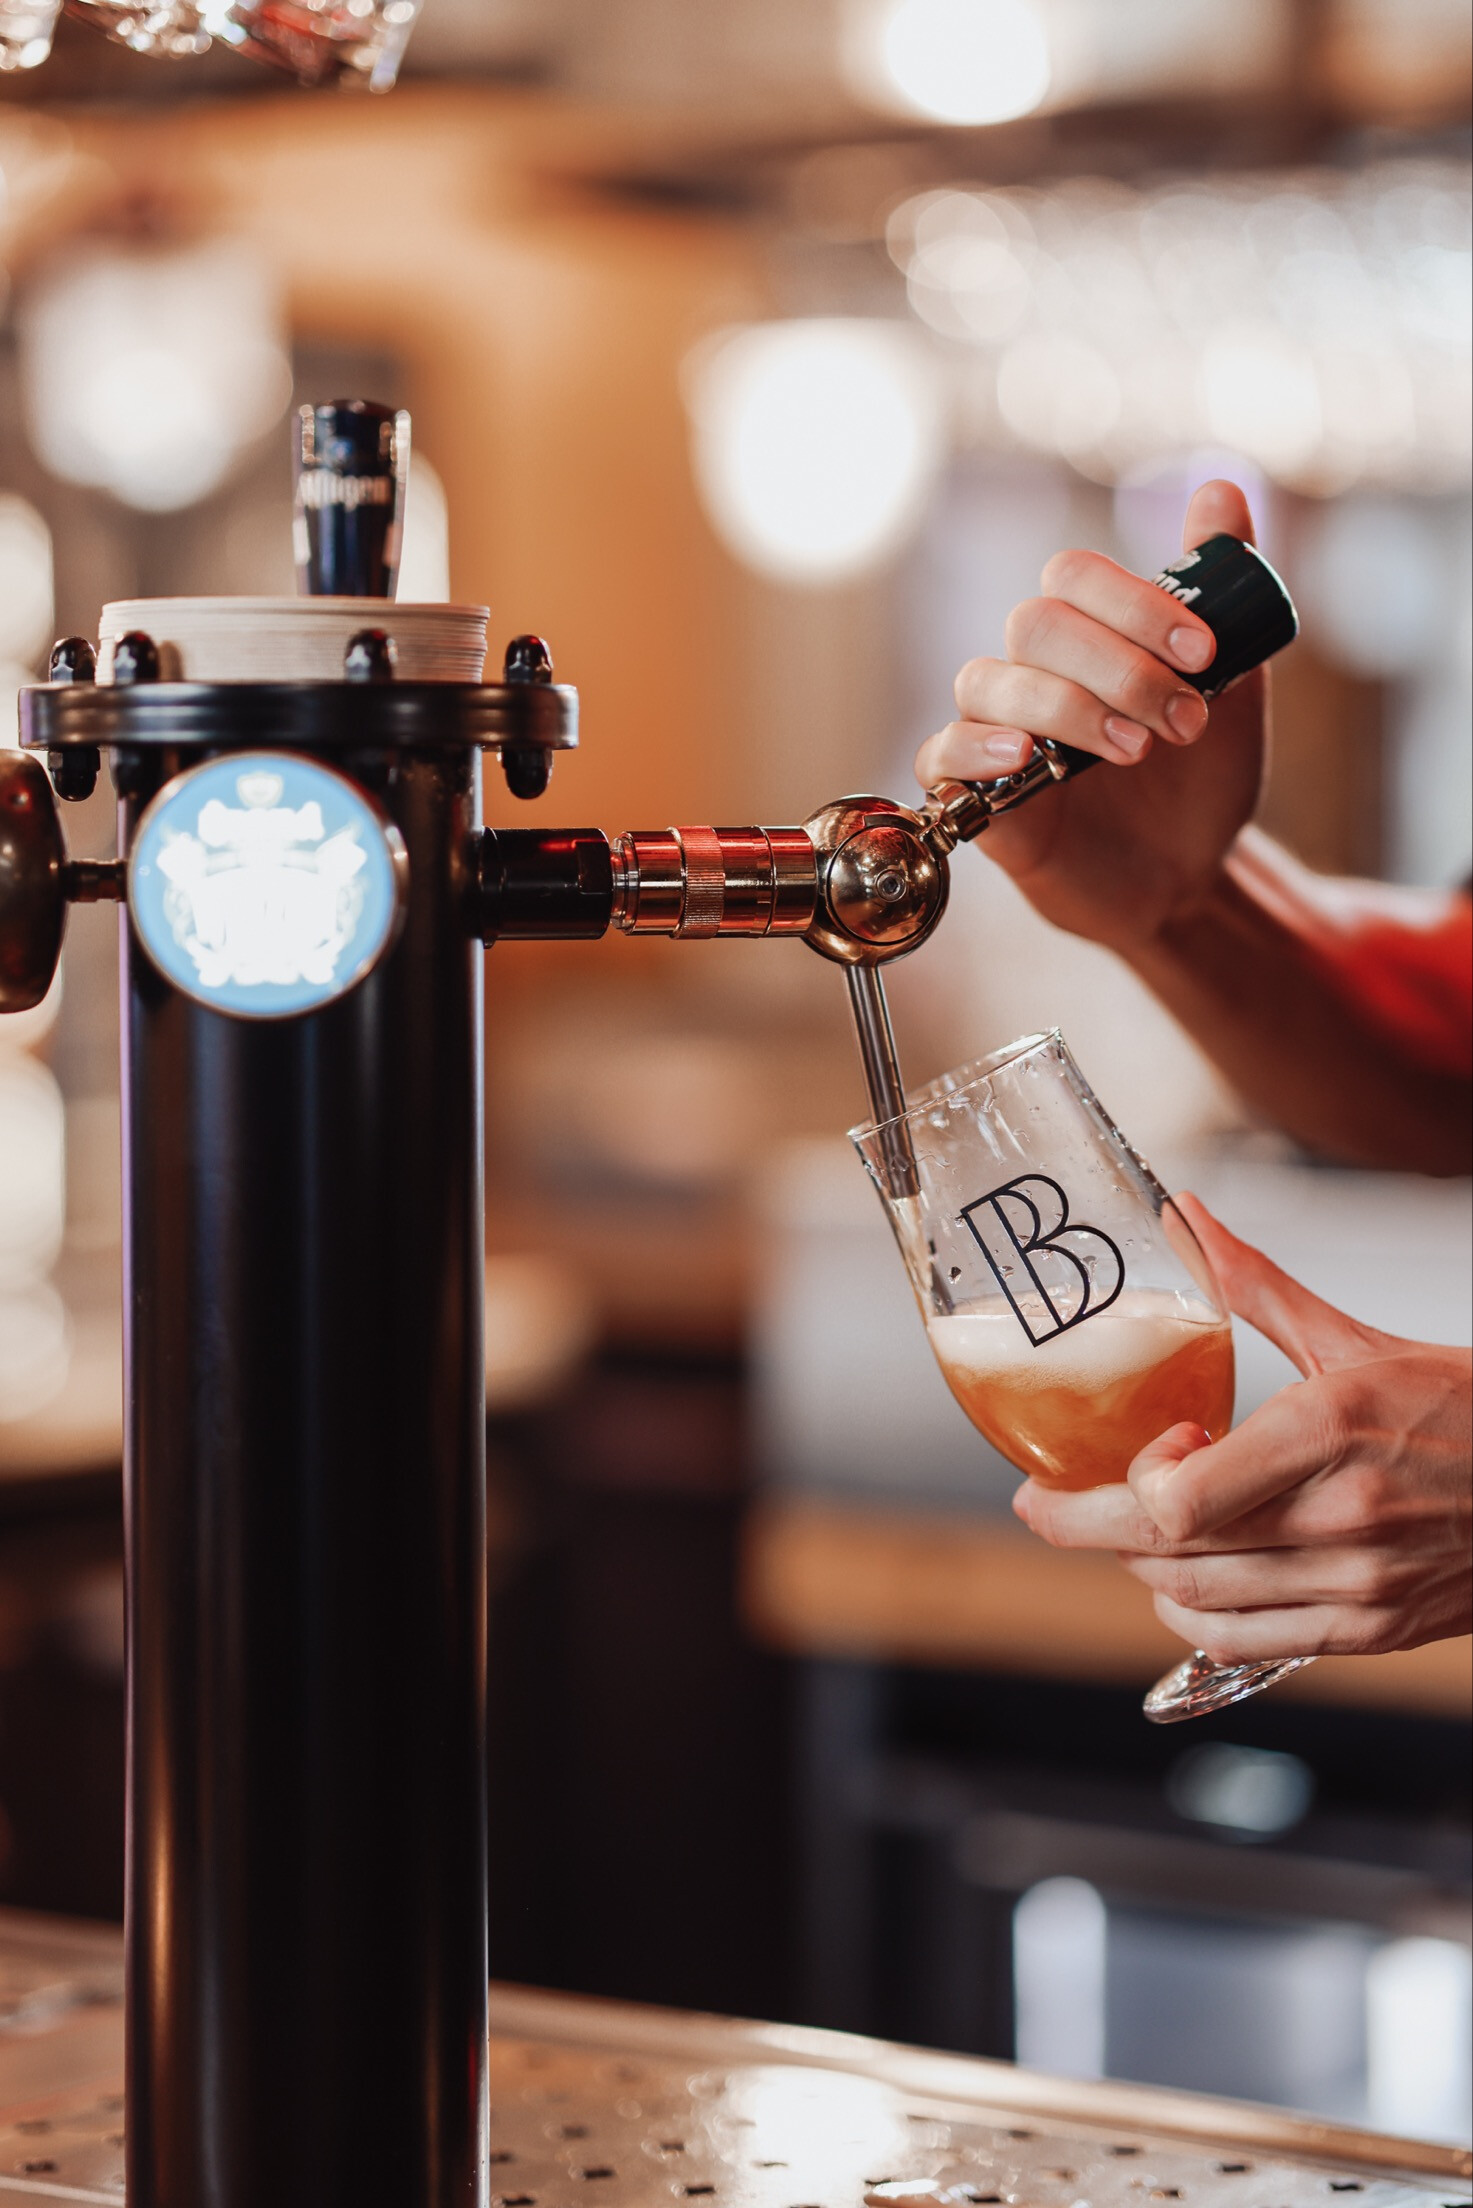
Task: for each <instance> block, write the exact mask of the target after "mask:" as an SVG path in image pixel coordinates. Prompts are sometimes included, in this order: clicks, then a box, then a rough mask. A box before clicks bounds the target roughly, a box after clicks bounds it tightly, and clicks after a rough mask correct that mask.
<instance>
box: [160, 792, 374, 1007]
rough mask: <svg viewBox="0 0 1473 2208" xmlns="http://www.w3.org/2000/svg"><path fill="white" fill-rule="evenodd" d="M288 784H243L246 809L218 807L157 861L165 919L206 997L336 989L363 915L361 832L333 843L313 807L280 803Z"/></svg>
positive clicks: (205, 809) (217, 803)
mask: <svg viewBox="0 0 1473 2208" xmlns="http://www.w3.org/2000/svg"><path fill="white" fill-rule="evenodd" d="M281 789H282V784H281V777H280V776H279V775H272V774H260V773H257V774H242V775H240V776H238V777H237V780H236V785H235V791H236V795H237V796H238V797H239V798H240V799H241V801H242V802H241V803H240V804H239V805H226V804H224V803H222V801H221V800H220V799H219V798H218V797H212V798H210V799H208V800H207V801H206V803H205V804H204V805H202V806H201V807H200V812H199V819H198V821H197V823H196V829H195V833H194V834H192V835H191V834H190V833H189V832H188V831H187V830H185V831H183V832H181V833H180V834H178V835H175V836H171V837H170V838H169V840H168V842H167V843H165V845H164V847H163V849H162V850H161V851H160V853H159V857H158V866H159V872H160V873H161V874H163V875H165V876H166V877H167V879H168V882H169V889H168V893H167V894H166V896H165V898H164V917H165V919H166V921H167V922H168V925H169V928H170V930H171V931H172V934H173V937H174V940H175V942H176V943H177V944H178V945H179V947H180V949H181V950H183V951H185V952H187V953H188V955H189V957H190V958H191V959H192V960H193V962H194V965H195V969H196V971H197V972H198V974H199V978H200V981H201V983H202V984H203V986H204V987H205V988H206V989H221V988H225V987H226V986H227V985H229V984H230V983H232V982H233V983H235V984H236V985H237V986H239V987H242V988H253V987H257V986H259V985H260V984H261V983H263V982H265V983H274V984H276V986H277V987H281V988H285V987H289V986H290V985H291V984H292V983H293V982H299V981H306V982H315V983H318V984H324V985H325V984H329V983H331V981H332V979H333V971H334V968H335V967H336V965H337V962H338V960H339V959H340V958H341V956H342V954H343V952H344V951H345V950H347V948H348V947H349V945H350V944H351V943H352V941H353V936H354V933H355V931H356V929H357V926H358V917H359V914H360V913H361V912H362V910H363V890H364V885H363V882H362V880H361V876H362V872H363V867H364V863H365V853H364V850H363V846H362V844H361V843H360V842H359V840H358V830H357V827H356V825H354V826H351V827H347V828H341V829H339V830H338V832H337V834H336V835H333V836H330V835H328V834H327V832H326V830H325V828H324V827H323V823H322V808H321V806H320V805H319V804H318V803H317V802H316V800H315V799H311V798H309V799H308V801H307V803H306V804H305V805H299V806H297V807H295V808H293V807H292V806H290V805H282V804H280V803H279V802H278V800H279V799H280V797H281Z"/></svg>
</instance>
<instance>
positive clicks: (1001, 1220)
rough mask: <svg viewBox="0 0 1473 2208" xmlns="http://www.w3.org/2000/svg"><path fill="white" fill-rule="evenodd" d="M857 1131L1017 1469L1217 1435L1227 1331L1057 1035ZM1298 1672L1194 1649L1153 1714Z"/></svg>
mask: <svg viewBox="0 0 1473 2208" xmlns="http://www.w3.org/2000/svg"><path fill="white" fill-rule="evenodd" d="M851 1139H852V1140H853V1142H854V1144H855V1147H856V1148H857V1149H858V1151H859V1154H860V1157H861V1158H862V1159H863V1161H864V1164H865V1168H866V1170H867V1171H868V1173H869V1175H870V1178H871V1179H872V1180H873V1181H874V1183H875V1186H876V1188H877V1189H878V1190H879V1192H880V1196H881V1198H882V1200H883V1202H884V1205H885V1209H886V1212H887V1214H888V1216H889V1219H890V1224H891V1226H892V1228H893V1229H894V1233H895V1238H896V1240H897V1242H898V1243H899V1245H900V1250H901V1254H902V1256H903V1257H904V1259H905V1263H906V1269H907V1271H908V1273H909V1275H910V1280H911V1285H912V1287H913V1288H914V1290H915V1294H916V1299H917V1301H918V1303H919V1304H920V1307H921V1316H922V1318H923V1319H924V1321H925V1325H926V1332H927V1335H928V1337H929V1339H930V1343H931V1348H932V1350H933V1352H934V1354H935V1357H936V1362H937V1363H938V1364H939V1365H940V1367H941V1370H942V1372H943V1373H944V1374H945V1376H946V1382H947V1385H948V1387H949V1388H950V1389H951V1392H952V1394H953V1395H954V1396H955V1397H956V1399H957V1401H958V1403H959V1404H960V1405H961V1407H962V1409H963V1410H964V1411H965V1412H966V1414H967V1416H968V1418H969V1419H970V1420H971V1421H972V1424H973V1425H974V1426H975V1427H976V1428H977V1430H978V1432H979V1433H981V1434H983V1435H985V1436H986V1438H987V1440H988V1441H990V1442H991V1443H992V1445H993V1447H994V1448H996V1449H998V1450H1000V1451H1001V1452H1002V1454H1003V1455H1004V1456H1005V1457H1006V1458H1007V1459H1008V1460H1009V1462H1010V1463H1012V1464H1015V1465H1016V1466H1017V1467H1018V1469H1019V1471H1021V1472H1026V1473H1028V1474H1030V1475H1031V1476H1032V1477H1033V1478H1034V1479H1036V1480H1038V1481H1039V1482H1040V1483H1042V1484H1043V1485H1045V1486H1048V1487H1057V1488H1088V1487H1103V1486H1106V1485H1108V1484H1109V1483H1110V1482H1112V1481H1116V1480H1123V1479H1124V1478H1125V1476H1126V1473H1127V1471H1128V1470H1129V1467H1130V1463H1131V1459H1132V1458H1133V1457H1135V1456H1137V1455H1138V1454H1139V1452H1140V1451H1141V1450H1142V1449H1143V1448H1145V1446H1146V1444H1147V1443H1148V1442H1151V1441H1154V1440H1156V1439H1157V1437H1158V1436H1159V1435H1161V1434H1163V1433H1164V1432H1165V1431H1166V1429H1167V1428H1168V1427H1170V1426H1175V1425H1177V1424H1178V1423H1179V1422H1180V1421H1182V1420H1185V1419H1190V1420H1191V1421H1192V1423H1193V1424H1194V1425H1197V1426H1201V1427H1204V1428H1205V1429H1206V1431H1207V1433H1208V1434H1209V1435H1210V1436H1211V1438H1212V1439H1213V1440H1214V1441H1216V1440H1218V1439H1220V1438H1221V1436H1222V1435H1224V1434H1225V1433H1226V1432H1227V1431H1228V1429H1229V1427H1230V1426H1231V1424H1232V1412H1233V1382H1234V1374H1233V1337H1232V1327H1231V1323H1230V1321H1229V1318H1228V1313H1227V1308H1226V1305H1225V1304H1224V1302H1223V1299H1222V1296H1221V1293H1220V1291H1219V1289H1218V1287H1217V1283H1216V1281H1215V1280H1214V1279H1213V1276H1212V1270H1211V1267H1210V1266H1209V1265H1208V1263H1207V1259H1206V1257H1205V1256H1204V1254H1203V1252H1202V1249H1201V1248H1200V1246H1199V1244H1198V1243H1197V1241H1196V1239H1195V1237H1194V1236H1193V1234H1192V1232H1191V1229H1190V1228H1189V1227H1188V1225H1187V1223H1186V1220H1185V1219H1184V1218H1183V1217H1182V1215H1181V1214H1180V1212H1178V1211H1177V1209H1176V1207H1175V1206H1174V1205H1173V1203H1172V1201H1171V1199H1170V1197H1169V1196H1168V1194H1167V1192H1166V1190H1165V1189H1164V1188H1163V1187H1162V1186H1161V1183H1160V1182H1159V1181H1158V1180H1157V1179H1156V1176H1155V1175H1154V1173H1152V1171H1151V1169H1150V1167H1149V1166H1148V1165H1147V1164H1146V1163H1145V1160H1144V1159H1143V1158H1141V1157H1139V1156H1138V1155H1137V1153H1136V1152H1135V1151H1134V1150H1133V1149H1132V1148H1131V1146H1130V1144H1129V1143H1128V1142H1127V1141H1126V1139H1125V1137H1124V1136H1123V1135H1122V1134H1121V1132H1120V1130H1119V1128H1118V1127H1116V1126H1115V1125H1114V1123H1113V1121H1112V1120H1111V1119H1110V1118H1109V1116H1108V1114H1107V1113H1106V1112H1105V1110H1104V1108H1103V1106H1102V1105H1101V1104H1100V1101H1099V1099H1098V1098H1097V1097H1096V1095H1095V1093H1094V1091H1093V1090H1092V1089H1091V1088H1090V1086H1089V1083H1088V1082H1087V1081H1086V1080H1085V1078H1084V1076H1083V1074H1082V1073H1081V1072H1080V1070H1079V1068H1078V1066H1077V1065H1076V1064H1075V1063H1074V1060H1073V1058H1072V1056H1071V1055H1070V1053H1069V1049H1068V1047H1067V1045H1066V1044H1065V1042H1064V1039H1063V1037H1062V1036H1061V1035H1059V1034H1058V1033H1057V1032H1054V1033H1052V1034H1047V1035H1031V1036H1028V1037H1026V1038H1025V1039H1024V1040H1023V1041H1022V1042H1019V1043H1014V1044H1012V1045H1010V1046H1009V1048H1008V1049H1006V1050H1001V1051H998V1052H996V1053H995V1054H994V1055H993V1056H992V1057H990V1058H984V1059H981V1060H979V1061H978V1062H977V1063H976V1064H974V1065H970V1066H963V1067H961V1068H959V1069H958V1070H957V1071H956V1072H954V1073H946V1074H942V1075H941V1077H940V1078H939V1079H938V1080H936V1081H933V1082H932V1083H931V1084H930V1085H929V1086H928V1087H927V1088H924V1089H922V1090H920V1091H919V1092H917V1093H915V1094H913V1095H912V1096H911V1097H910V1098H909V1100H908V1103H907V1109H906V1111H905V1113H904V1115H903V1118H902V1119H899V1120H892V1121H889V1122H887V1123H885V1124H883V1125H870V1126H864V1127H856V1128H855V1129H853V1130H852V1134H851ZM1292 1669H1297V1661H1295V1660H1288V1661H1285V1662H1281V1663H1274V1664H1252V1665H1238V1666H1231V1667H1230V1666H1220V1665H1215V1664H1212V1663H1210V1662H1209V1661H1208V1659H1207V1658H1206V1657H1203V1656H1200V1655H1198V1656H1193V1657H1192V1658H1191V1659H1190V1660H1189V1661H1188V1663H1187V1664H1185V1665H1180V1666H1178V1667H1177V1670H1176V1671H1174V1672H1172V1673H1171V1674H1170V1675H1169V1676H1168V1678H1167V1679H1166V1680H1163V1681H1162V1682H1161V1683H1160V1685H1159V1686H1158V1687H1156V1688H1154V1689H1153V1690H1152V1693H1151V1695H1150V1696H1149V1697H1148V1698H1147V1703H1146V1710H1147V1714H1148V1715H1149V1716H1151V1717H1153V1718H1155V1719H1157V1720H1166V1719H1171V1718H1176V1717H1186V1716H1195V1715H1197V1714H1199V1712H1201V1711H1204V1710H1206V1709H1209V1708H1217V1707H1221V1706H1222V1705H1223V1704H1224V1703H1226V1702H1229V1701H1238V1700H1240V1699H1241V1698H1242V1696H1243V1695H1245V1694H1252V1693H1255V1692H1256V1691H1257V1690H1258V1688H1260V1687H1262V1686H1267V1685H1269V1684H1271V1683H1272V1680H1273V1679H1276V1678H1280V1677H1282V1676H1283V1675H1284V1673H1285V1671H1286V1670H1292Z"/></svg>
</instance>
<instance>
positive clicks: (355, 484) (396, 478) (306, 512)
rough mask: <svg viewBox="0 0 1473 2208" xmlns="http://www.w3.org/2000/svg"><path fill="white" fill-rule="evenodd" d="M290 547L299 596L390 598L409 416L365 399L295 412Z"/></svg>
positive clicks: (400, 533) (401, 519) (399, 537)
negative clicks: (293, 480)
mask: <svg viewBox="0 0 1473 2208" xmlns="http://www.w3.org/2000/svg"><path fill="white" fill-rule="evenodd" d="M294 459H295V478H296V484H295V488H296V504H295V509H294V513H293V520H292V540H293V541H292V549H293V552H294V553H295V556H296V563H297V589H298V590H299V591H300V592H301V594H302V596H303V597H305V598H392V597H393V595H394V593H395V590H396V589H397V588H398V583H399V555H400V551H401V549H402V540H403V532H404V493H405V488H406V485H407V483H408V479H409V416H408V415H407V414H406V413H404V412H403V410H402V409H400V410H398V411H396V410H395V408H393V407H392V406H378V405H376V404H375V403H374V402H373V401H372V400H371V399H332V400H330V401H329V402H328V403H327V404H326V405H325V406H303V407H299V408H298V410H297V428H296V445H295V451H294Z"/></svg>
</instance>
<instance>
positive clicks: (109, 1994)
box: [0, 1911, 1473, 2208]
mask: <svg viewBox="0 0 1473 2208" xmlns="http://www.w3.org/2000/svg"><path fill="white" fill-rule="evenodd" d="M491 2031H492V2036H491V2107H492V2117H491V2154H492V2167H491V2197H492V2201H493V2203H496V2204H497V2208H657V2204H658V2208H672V2204H673V2203H675V2202H679V2201H684V2200H709V2201H711V2202H712V2203H713V2208H860V2203H864V2202H869V2203H873V2204H875V2208H878V2204H879V2203H881V2202H887V2201H888V2202H896V2203H899V2204H901V2208H904V2204H905V2203H908V2202H909V2203H914V2204H916V2208H921V2204H923V2203H938V2204H943V2208H963V2204H964V2203H977V2204H988V2208H1147V2204H1149V2203H1155V2202H1163V2201H1180V2202H1181V2203H1183V2208H1331V2204H1332V2201H1333V2199H1334V2196H1337V2195H1340V2194H1352V2193H1354V2194H1358V2195H1360V2196H1361V2200H1360V2201H1359V2202H1358V2203H1357V2204H1356V2208H1437V2204H1439V2203H1449V2204H1452V2203H1456V2204H1458V2208H1462V2204H1463V2203H1464V2202H1465V2201H1466V2199H1467V2189H1468V2179H1469V2175H1470V2169H1473V2163H1470V2157H1469V2156H1468V2155H1467V2154H1465V2153H1462V2152H1461V2151H1459V2150H1456V2149H1453V2148H1448V2147H1431V2146H1421V2145H1418V2144H1416V2143H1415V2142H1411V2141H1406V2140H1394V2139H1387V2138H1383V2137H1381V2136H1379V2135H1377V2134H1372V2133H1367V2132H1356V2131H1348V2130H1344V2129H1341V2128H1339V2127H1337V2126H1334V2125H1329V2124H1319V2123H1313V2122H1307V2121H1303V2120H1299V2119H1296V2118H1292V2117H1287V2116H1280V2115H1277V2114H1275V2113H1274V2112H1273V2111H1272V2110H1268V2109H1261V2108H1250V2107H1245V2106H1243V2105H1242V2104H1240V2103H1234V2102H1225V2101H1208V2100H1201V2099H1198V2098H1196V2097H1194V2096H1192V2095H1190V2094H1178V2093H1164V2092H1156V2091H1152V2090H1149V2089H1145V2088H1141V2087H1132V2086H1112V2085H1080V2084H1074V2083H1071V2082H1069V2081H1066V2080H1061V2079H1052V2078H1044V2077H1040V2076H1038V2075H1036V2074H1034V2073H1032V2072H1029V2071H1025V2070H1015V2069H1012V2068H1011V2067H1009V2066H1008V2065H1006V2064H1002V2063H988V2062H975V2061H971V2060H968V2059H966V2058H964V2057H961V2056H953V2055H935V2054H926V2053H924V2052H922V2051H920V2050H918V2049H912V2048H905V2047H891V2046H886V2045H884V2044H882V2043H880V2042H877V2041H873V2040H863V2039H852V2038H849V2037H847V2036H846V2035H844V2034H842V2033H835V2032H816V2031H808V2030H801V2029H797V2028H794V2027H789V2026H783V2025H768V2024H736V2023H726V2022H724V2021H722V2020H720V2019H718V2018H714V2017H704V2016H683V2015H676V2014H672V2013H669V2012H666V2011H662V2010H652V2009H634V2008H627V2007H624V2006H622V2005H618V2004H614V2003H607V2002H597V2001H582V2000H573V1999H568V1998H564V1997H561V1996H557V1995H551V1994H540V1993H526V1992H521V1991H518V1990H516V1989H514V1988H509V1987H496V1988H493V1989H492V2002H491ZM122 2108H123V2103H122V1944H121V1941H120V1939H119V1938H118V1936H117V1934H116V1933H114V1932H111V1931H106V1930H97V1929H94V1928H90V1927H81V1926H76V1925H69V1924H60V1923H57V1922H55V1921H50V1920H46V1919H43V1918H33V1917H24V1916H18V1915H16V1914H14V1913H12V1912H7V1911H0V2202H5V2201H10V2200H15V2201H17V2202H29V2203H31V2204H33V2208H40V2204H41V2203H43V2202H56V2201H89V2202H95V2203H113V2204H115V2203H117V2202H118V2201H120V2200H122V2199H123V2197H124V2191H123V2134H122ZM1347 2208H1348V2204H1347Z"/></svg>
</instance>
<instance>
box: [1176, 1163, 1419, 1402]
mask: <svg viewBox="0 0 1473 2208" xmlns="http://www.w3.org/2000/svg"><path fill="white" fill-rule="evenodd" d="M1172 1202H1173V1204H1174V1205H1175V1207H1176V1209H1177V1210H1178V1211H1179V1212H1180V1214H1181V1216H1182V1218H1183V1219H1185V1221H1186V1223H1187V1225H1188V1226H1189V1227H1190V1228H1191V1230H1192V1233H1193V1234H1194V1235H1195V1236H1196V1238H1197V1240H1198V1242H1199V1243H1200V1244H1201V1246H1202V1250H1203V1253H1204V1254H1205V1256H1206V1258H1207V1262H1208V1264H1209V1265H1210V1266H1211V1267H1212V1270H1213V1272H1214V1273H1215V1274H1216V1275H1217V1278H1218V1280H1219V1282H1220V1283H1221V1286H1222V1292H1223V1294H1224V1295H1225V1296H1226V1298H1227V1302H1228V1308H1229V1309H1230V1310H1232V1311H1235V1312H1236V1313H1237V1315H1238V1317H1239V1318H1240V1319H1246V1320H1247V1321H1248V1324H1249V1325H1250V1326H1254V1327H1257V1329H1258V1331H1259V1333H1260V1334H1266V1335H1267V1336H1268V1339H1269V1340H1270V1341H1271V1342H1273V1343H1275V1344H1276V1346H1277V1347H1278V1348H1280V1349H1281V1350H1282V1351H1283V1352H1284V1355H1285V1356H1286V1357H1288V1358H1290V1359H1292V1361H1293V1363H1294V1364H1296V1365H1297V1366H1298V1368H1299V1370H1300V1371H1301V1372H1302V1373H1303V1374H1304V1375H1305V1376H1306V1378H1308V1377H1309V1376H1310V1375H1312V1374H1314V1373H1317V1372H1331V1371H1333V1370H1334V1369H1335V1368H1336V1367H1337V1366H1339V1365H1351V1364H1358V1363H1360V1362H1361V1360H1362V1359H1363V1358H1364V1357H1365V1355H1366V1352H1367V1350H1368V1348H1370V1347H1371V1346H1372V1345H1373V1344H1374V1343H1375V1342H1377V1341H1378V1340H1379V1339H1380V1338H1381V1337H1380V1336H1378V1335H1377V1333H1376V1332H1375V1329H1374V1328H1372V1327H1368V1326H1363V1325H1362V1324H1361V1322H1360V1321H1359V1319H1352V1318H1350V1317H1349V1316H1348V1315H1347V1314H1346V1313H1345V1312H1344V1311H1338V1310H1337V1309H1336V1308H1335V1306H1334V1304H1333V1303H1326V1302H1325V1301H1324V1299H1323V1298H1322V1297H1320V1296H1317V1295H1314V1294H1313V1293H1312V1292H1311V1291H1310V1290H1309V1289H1308V1288H1305V1287H1304V1286H1302V1285H1301V1283H1300V1282H1299V1281H1297V1280H1295V1279H1294V1278H1293V1277H1292V1276H1291V1275H1290V1274H1288V1273H1286V1272H1283V1271H1281V1269H1280V1268H1279V1267H1278V1266H1277V1265H1275V1264H1274V1262H1273V1260H1272V1259H1271V1258H1267V1257H1265V1256H1264V1254H1263V1252H1262V1250H1255V1249H1254V1247H1253V1245H1252V1243H1251V1242H1240V1241H1239V1240H1238V1237H1237V1236H1236V1235H1235V1234H1229V1232H1228V1230H1227V1228H1226V1227H1225V1226H1223V1225H1222V1223H1221V1221H1220V1220H1217V1219H1214V1218H1213V1216H1212V1214H1211V1212H1210V1211H1209V1210H1208V1209H1207V1206H1206V1205H1205V1204H1203V1203H1199V1202H1198V1200H1197V1198H1196V1197H1195V1196H1190V1195H1182V1196H1175V1197H1173V1198H1172Z"/></svg>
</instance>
